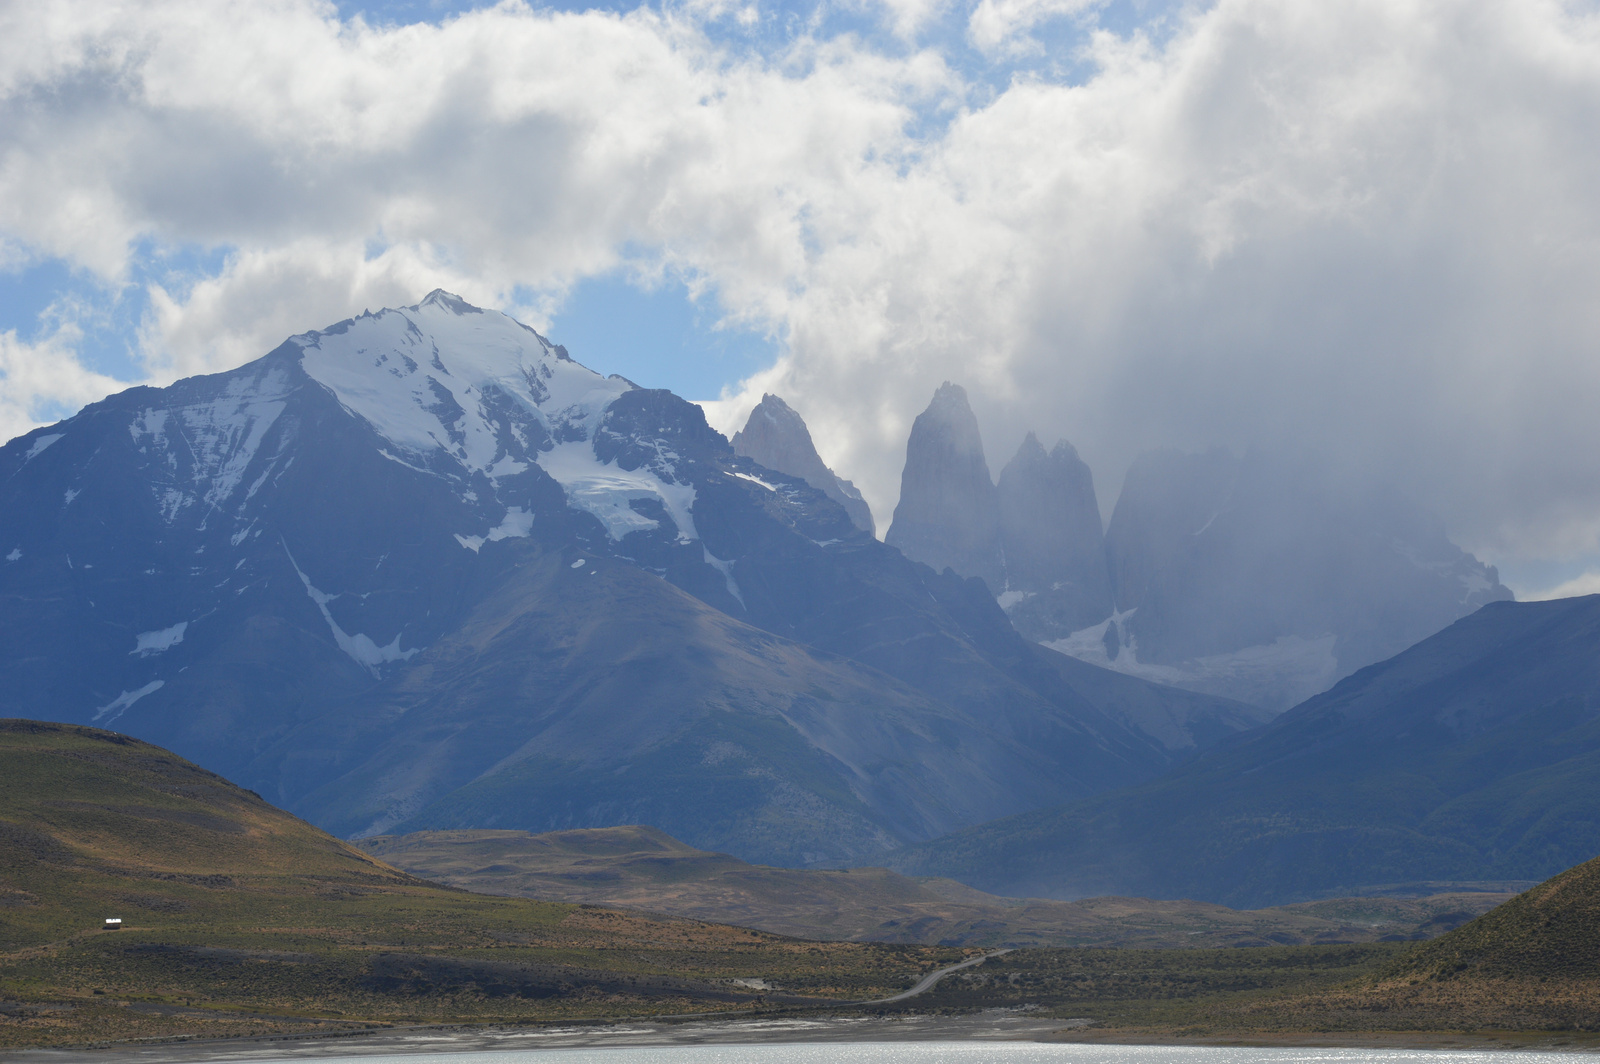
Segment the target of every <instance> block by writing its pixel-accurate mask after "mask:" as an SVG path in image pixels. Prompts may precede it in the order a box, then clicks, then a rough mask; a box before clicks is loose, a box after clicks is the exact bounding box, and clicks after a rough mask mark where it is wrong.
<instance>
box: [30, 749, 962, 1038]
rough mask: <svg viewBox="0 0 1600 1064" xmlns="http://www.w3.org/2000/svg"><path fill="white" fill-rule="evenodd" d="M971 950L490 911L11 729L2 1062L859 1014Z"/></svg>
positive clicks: (177, 782)
mask: <svg viewBox="0 0 1600 1064" xmlns="http://www.w3.org/2000/svg"><path fill="white" fill-rule="evenodd" d="M108 918H120V919H121V920H122V925H121V930H117V931H107V930H103V928H104V926H105V921H106V920H107V919H108ZM965 955H966V954H965V953H964V952H963V951H959V950H951V949H938V948H923V947H896V946H864V945H854V944H844V943H831V944H830V943H813V942H800V941H795V940H792V939H784V938H779V937H776V936H773V935H768V934H763V933H760V932H756V931H751V930H749V929H745V928H734V927H726V926H718V925H714V924H708V923H702V922H697V921H692V920H679V919H671V918H664V917H657V916H648V915H645V914H641V913H634V912H626V911H618V910H611V909H600V908H595V907H586V906H579V905H571V904H553V903H543V902H534V901H528V900H525V899H521V898H504V897H486V896H483V895H478V894H472V893H469V892H467V891H463V890H459V889H456V888H453V887H447V886H441V885H439V884H435V883H428V882H425V881H423V880H420V879H417V878H415V877H413V876H411V875H408V874H406V873H404V872H401V871H399V870H397V869H395V868H393V867H391V866H389V865H387V864H384V863H383V862H381V861H378V860H375V859H373V858H372V857H370V856H368V855H367V854H365V853H362V852H361V851H360V850H358V849H356V848H355V847H353V846H351V845H349V844H348V843H345V842H343V841H341V840H339V839H336V838H334V837H333V836H331V835H328V834H327V833H326V832H323V831H321V830H319V829H318V828H315V827H313V826H311V825H310V824H307V823H305V822H304V821H302V820H299V819H297V818H295V817H293V816H291V815H289V814H288V813H285V812H283V811H282V810H280V809H277V808H275V807H273V806H271V805H269V804H268V803H266V802H265V801H263V800H262V799H261V798H260V797H258V796H257V795H255V794H253V793H251V792H249V791H245V790H242V789H241V788H239V787H236V786H234V785H233V784H231V783H229V782H228V781H227V780H225V779H223V778H222V777H220V776H217V775H216V774H214V773H211V772H208V771H206V770H205V769H202V768H200V767H199V766H197V765H194V764H192V763H190V762H188V761H185V760H184V759H182V758H180V757H178V756H176V755H175V754H172V753H170V752H168V751H166V750H162V749H160V748H159V747H155V746H152V745H150V744H148V743H144V742H140V741H138V740H136V739H130V738H128V737H126V736H122V735H117V734H115V733H112V732H106V731H100V730H98V729H94V728H86V727H80V726H76V725H66V724H48V723H41V722H37V721H26V720H0V1046H20V1045H51V1044H74V1043H84V1042H90V1041H99V1040H119V1039H127V1038H150V1037H174V1036H197V1035H198V1036H234V1035H249V1034H267V1033H273V1032H282V1031H298V1030H340V1029H350V1028H361V1027H369V1026H386V1025H390V1024H395V1023H442V1022H472V1023H483V1022H526V1021H530V1020H565V1019H577V1018H585V1019H587V1018H596V1017H607V1016H638V1015H652V1014H656V1015H659V1014H679V1013H693V1012H700V1011H708V1010H709V1011H719V1010H730V1009H731V1010H735V1011H738V1010H749V1009H752V1008H756V1007H759V1006H762V1005H771V1004H774V1003H782V1002H818V1001H822V1002H826V1001H829V1000H860V999H864V998H872V997H876V996H881V995H887V994H892V993H895V992H897V991H900V990H904V989H906V988H907V987H909V986H911V985H912V984H913V983H915V982H916V981H917V979H919V978H920V977H921V976H922V975H924V974H926V973H927V972H928V971H931V970H933V969H935V968H938V967H941V966H943V965H948V964H951V963H954V962H955V961H959V960H961V959H962V958H963V957H964V956H965Z"/></svg>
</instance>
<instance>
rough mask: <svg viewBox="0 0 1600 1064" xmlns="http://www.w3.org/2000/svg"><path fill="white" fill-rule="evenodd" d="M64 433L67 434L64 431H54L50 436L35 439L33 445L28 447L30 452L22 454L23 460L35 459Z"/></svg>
mask: <svg viewBox="0 0 1600 1064" xmlns="http://www.w3.org/2000/svg"><path fill="white" fill-rule="evenodd" d="M64 435H66V434H65V433H62V432H53V433H51V434H50V435H48V436H40V437H39V438H38V439H36V440H34V441H33V446H32V447H29V448H28V453H27V454H25V455H23V456H22V460H23V461H24V462H31V461H33V460H34V459H35V458H37V457H39V456H40V455H41V454H43V453H44V451H45V448H47V447H49V446H50V445H51V444H52V443H55V442H56V441H57V440H59V439H60V438H61V437H62V436H64Z"/></svg>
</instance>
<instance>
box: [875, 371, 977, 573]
mask: <svg viewBox="0 0 1600 1064" xmlns="http://www.w3.org/2000/svg"><path fill="white" fill-rule="evenodd" d="M884 542H886V543H888V544H889V545H890V546H893V547H898V548H899V549H900V551H901V552H902V553H903V554H905V556H906V557H908V558H911V559H912V560H913V561H919V562H924V563H926V564H928V565H931V566H932V567H933V568H934V569H936V570H942V569H945V568H947V567H948V568H950V569H954V570H955V571H956V572H957V573H960V574H961V575H963V576H976V577H981V578H982V579H983V580H984V581H985V582H986V583H988V585H989V588H990V590H991V591H999V590H1001V589H1002V588H1003V587H1004V586H1005V574H1004V566H1003V563H1002V556H1001V546H1000V512H999V500H998V497H997V495H996V493H995V487H994V482H993V481H992V480H990V479H989V463H988V462H987V461H986V460H985V458H984V455H983V439H982V437H981V435H980V434H979V432H978V419H977V418H976V417H974V416H973V413H972V407H971V406H970V405H969V404H968V403H967V393H966V390H965V389H963V388H962V387H961V386H960V385H958V384H952V383H950V382H949V381H946V382H944V384H942V385H940V386H939V390H938V391H937V392H935V393H934V396H933V401H932V402H930V403H929V404H928V408H927V409H926V410H924V411H923V412H922V413H921V414H918V415H917V420H916V421H915V422H914V423H913V424H912V426H911V438H910V439H909V440H907V441H906V464H905V471H904V472H903V473H902V474H901V477H900V502H899V504H898V505H897V506H896V507H895V510H894V521H893V523H892V524H891V525H890V526H889V533H888V535H887V536H885V537H884Z"/></svg>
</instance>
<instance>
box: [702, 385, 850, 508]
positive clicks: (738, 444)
mask: <svg viewBox="0 0 1600 1064" xmlns="http://www.w3.org/2000/svg"><path fill="white" fill-rule="evenodd" d="M729 442H731V443H732V444H733V453H734V454H737V455H741V456H743V457H745V458H748V459H750V460H751V461H753V462H756V463H757V464H759V465H764V466H766V467H767V468H768V469H776V470H777V471H778V472H780V473H788V474H789V475H790V476H794V477H799V478H800V479H801V480H803V481H805V482H806V483H807V484H810V485H811V486H812V487H813V488H816V489H817V490H818V491H820V492H822V493H823V494H824V495H826V496H827V497H828V498H830V499H832V500H833V501H834V502H836V503H838V504H839V505H840V506H843V507H844V512H845V513H847V514H849V515H850V520H851V522H852V523H853V524H854V525H855V526H856V527H857V528H859V529H861V530H862V531H863V532H865V533H867V534H868V535H872V534H874V533H875V531H876V529H875V528H874V526H873V523H872V510H871V509H870V508H868V506H867V501H866V500H865V499H863V498H862V497H861V492H859V491H857V490H856V486H855V485H854V484H852V483H850V482H849V481H848V480H845V479H844V478H843V477H840V476H838V475H837V474H836V473H834V471H833V470H831V469H829V468H828V467H827V466H826V465H824V464H823V463H822V457H821V456H820V455H818V454H817V448H816V446H815V445H814V444H813V443H812V442H811V432H810V430H809V429H807V428H806V423H805V421H804V420H803V419H802V418H801V417H800V415H799V414H797V413H795V412H794V411H793V410H791V409H790V408H789V404H788V403H785V402H784V401H783V400H782V399H781V398H779V397H778V396H776V395H763V396H762V397H761V402H760V403H759V404H757V406H756V408H755V409H754V410H752V411H750V417H749V419H748V420H747V421H745V425H744V428H743V429H741V430H740V431H738V432H736V433H734V434H733V439H732V440H731V441H729Z"/></svg>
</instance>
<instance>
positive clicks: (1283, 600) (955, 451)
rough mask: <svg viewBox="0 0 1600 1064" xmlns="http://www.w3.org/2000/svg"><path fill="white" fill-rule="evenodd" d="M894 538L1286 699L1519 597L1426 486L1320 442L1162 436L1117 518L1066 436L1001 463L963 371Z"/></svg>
mask: <svg viewBox="0 0 1600 1064" xmlns="http://www.w3.org/2000/svg"><path fill="white" fill-rule="evenodd" d="M885 542H887V543H890V544H892V545H894V546H896V547H898V548H900V550H901V551H903V552H904V553H905V555H906V556H907V557H909V558H912V559H914V560H916V561H921V562H926V563H927V564H928V565H930V566H932V567H933V568H935V569H941V570H942V569H943V568H945V567H949V568H950V569H951V570H953V571H954V572H956V573H958V574H961V575H963V576H969V577H977V578H980V579H982V580H983V581H984V582H985V584H986V585H987V586H988V588H989V589H990V591H991V592H993V593H994V595H995V596H996V598H997V599H998V601H999V602H1000V603H1001V605H1002V606H1003V607H1004V608H1005V610H1006V612H1007V614H1008V615H1009V616H1010V618H1011V620H1012V622H1013V623H1014V624H1015V626H1016V627H1017V629H1018V630H1019V631H1020V632H1022V633H1023V634H1024V635H1026V636H1027V637H1028V638H1030V639H1033V640H1036V641H1038V642H1041V643H1044V644H1045V645H1047V646H1050V647H1052V648H1054V649H1056V650H1060V651H1062V652H1064V653H1067V654H1070V655H1072V656H1074V657H1077V658H1080V659H1082V660H1085V661H1089V662H1092V663H1094V664H1097V665H1102V666H1105V667H1108V668H1112V669H1116V670H1119V671H1122V672H1126V673H1128V674H1130V675H1137V676H1143V677H1145V678H1147V679H1152V680H1156V681H1158V682H1161V683H1166V684H1172V685H1175V686H1179V687H1184V688H1187V689H1190V690H1196V691H1205V692H1209V693H1213V694H1221V695H1226V696H1228V697H1232V698H1237V699H1240V700H1242V701H1246V702H1250V703H1252V704H1255V705H1259V706H1262V707H1264V708H1267V709H1269V710H1273V711H1278V710H1283V709H1287V708H1288V707H1289V706H1291V705H1293V704H1295V703H1297V702H1300V701H1302V700H1304V699H1306V698H1309V697H1310V696H1312V695H1314V694H1318V693H1320V692H1322V691H1324V690H1326V689H1327V688H1328V687H1330V686H1332V684H1333V683H1334V681H1336V680H1338V679H1340V678H1342V677H1344V676H1348V675H1349V674H1351V673H1353V672H1355V671H1356V670H1357V669H1359V668H1361V667H1362V666H1364V665H1370V664H1372V663H1373V662H1376V661H1381V660H1383V659H1384V658H1387V657H1390V656H1391V655H1393V654H1397V653H1399V652H1400V651H1402V650H1404V649H1405V648H1406V647H1408V646H1410V645H1412V644H1413V643H1415V642H1417V641H1418V640H1419V639H1423V638H1425V637H1427V636H1429V635H1432V634H1433V633H1434V632H1436V631H1438V630H1439V629H1441V628H1443V627H1444V626H1445V625H1447V624H1449V623H1451V622H1452V621H1455V620H1457V619H1459V618H1461V617H1464V616H1466V615H1467V614H1469V613H1471V612H1472V611H1473V610H1475V609H1477V608H1478V607H1479V606H1482V605H1484V604H1485V603H1488V602H1495V601H1500V600H1504V599H1509V598H1511V592H1510V591H1509V590H1508V589H1507V588H1506V587H1504V586H1503V585H1502V584H1501V583H1500V580H1499V575H1498V573H1497V572H1496V571H1495V570H1494V568H1493V567H1492V566H1486V565H1484V564H1482V563H1481V562H1479V561H1478V560H1477V559H1476V558H1474V557H1472V556H1471V555H1469V554H1467V553H1466V552H1465V551H1463V550H1461V549H1460V548H1459V547H1457V546H1456V545H1455V544H1453V543H1451V542H1450V539H1449V537H1448V536H1447V535H1446V533H1445V530H1444V527H1443V525H1442V524H1441V523H1440V522H1439V521H1438V520H1437V519H1435V518H1433V517H1431V516H1430V515H1429V514H1428V513H1427V512H1426V511H1425V510H1423V509H1422V508H1421V507H1420V506H1418V505H1417V504H1416V503H1415V502H1413V501H1411V500H1409V499H1407V498H1405V497H1402V496H1400V495H1399V494H1397V493H1395V492H1392V491H1389V490H1386V489H1384V488H1383V487H1382V486H1381V485H1373V484H1369V483H1365V482H1363V483H1359V484H1356V483H1351V482H1349V481H1348V480H1347V479H1345V478H1343V477H1340V476H1339V475H1337V471H1336V469H1334V468H1333V467H1331V466H1330V465H1329V463H1327V462H1325V461H1321V460H1319V459H1317V458H1316V457H1315V456H1310V455H1306V454H1295V453H1269V452H1267V451H1264V450H1260V449H1255V450H1251V451H1248V452H1246V453H1245V454H1244V455H1243V456H1242V457H1239V456H1236V455H1234V454H1233V453H1232V452H1230V451H1228V450H1227V449H1225V448H1213V449H1212V450H1209V451H1205V452H1199V453H1186V452H1180V451H1176V450H1157V451H1150V452H1147V453H1145V454H1143V455H1141V456H1139V458H1138V459H1137V460H1136V461H1135V462H1134V463H1133V465H1132V467H1131V468H1130V469H1129V470H1128V473H1127V475H1126V477H1125V478H1124V481H1123V485H1122V489H1121V491H1120V493H1119V494H1118V496H1117V500H1116V506H1115V508H1114V509H1113V510H1112V513H1111V519H1110V522H1109V524H1106V525H1104V526H1103V525H1102V521H1101V513H1100V506H1099V502H1098V500H1097V497H1096V494H1095V487H1094V477H1093V475H1092V473H1091V471H1090V469H1089V467H1088V465H1087V464H1086V463H1085V462H1084V461H1083V460H1082V459H1081V458H1080V457H1079V456H1078V453H1077V451H1076V450H1075V449H1074V448H1073V447H1072V445H1071V444H1070V443H1067V442H1066V441H1064V440H1063V441H1059V442H1057V443H1056V444H1055V446H1054V447H1053V448H1052V449H1051V450H1050V451H1048V452H1047V451H1046V450H1045V449H1044V447H1043V445H1042V444H1041V443H1040V441H1039V440H1038V438H1037V437H1036V436H1034V435H1033V434H1032V433H1029V434H1028V435H1027V436H1025V437H1024V439H1023V441H1022V444H1021V446H1020V447H1019V448H1018V450H1017V453H1016V455H1015V456H1014V457H1013V458H1012V459H1011V461H1009V462H1008V463H1007V464H1006V466H1005V467H1004V468H1003V469H1002V470H1001V472H1000V476H999V479H998V481H992V480H991V478H990V474H989V466H988V462H987V459H986V458H985V455H984V450H983V440H982V437H981V434H980V432H979V428H978V422H977V419H976V417H974V415H973V413H972V409H971V406H970V404H969V402H968V398H967V394H966V391H965V390H964V389H962V388H961V387H960V386H959V385H955V384H951V383H949V382H946V383H945V384H944V385H942V386H941V387H940V388H939V389H938V391H936V392H935V393H934V396H933V400H932V401H931V402H930V403H929V405H928V408H927V409H926V410H924V411H923V412H922V414H921V415H919V416H918V417H917V419H916V422H915V423H914V424H913V426H912V429H911V434H910V438H909V439H908V441H907V443H906V462H905V470H904V473H903V475H902V478H901V488H900V500H899V504H898V505H897V507H896V509H895V513H894V522H893V524H891V525H890V527H889V531H888V533H887V535H886V536H885Z"/></svg>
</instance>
